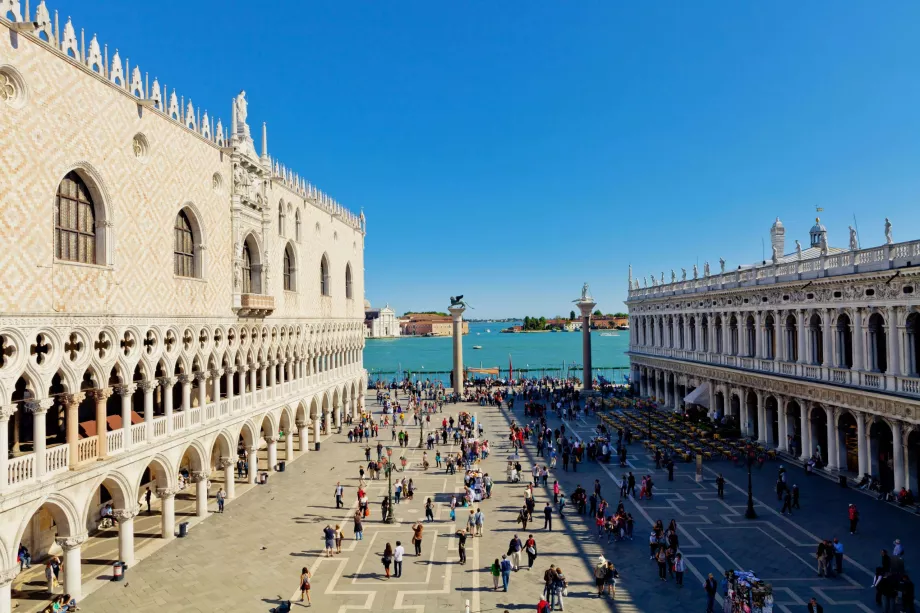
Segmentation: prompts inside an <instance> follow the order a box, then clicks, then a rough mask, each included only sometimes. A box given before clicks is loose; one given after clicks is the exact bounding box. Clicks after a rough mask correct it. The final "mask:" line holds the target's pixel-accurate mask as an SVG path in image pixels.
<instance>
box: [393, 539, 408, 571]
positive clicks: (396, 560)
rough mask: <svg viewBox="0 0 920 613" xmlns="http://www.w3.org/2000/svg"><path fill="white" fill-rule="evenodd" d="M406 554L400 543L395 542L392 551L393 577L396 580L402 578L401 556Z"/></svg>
mask: <svg viewBox="0 0 920 613" xmlns="http://www.w3.org/2000/svg"><path fill="white" fill-rule="evenodd" d="M404 553H406V550H405V548H403V546H402V542H401V541H396V549H394V550H393V576H394V577H396V578H397V579H398V578H399V577H402V563H403V554H404Z"/></svg>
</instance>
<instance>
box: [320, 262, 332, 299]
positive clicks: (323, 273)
mask: <svg viewBox="0 0 920 613" xmlns="http://www.w3.org/2000/svg"><path fill="white" fill-rule="evenodd" d="M319 288H320V293H321V294H322V295H323V296H329V295H330V293H331V289H332V288H331V287H330V283H329V259H328V258H327V257H326V256H325V254H324V255H323V257H322V259H321V260H320V261H319Z"/></svg>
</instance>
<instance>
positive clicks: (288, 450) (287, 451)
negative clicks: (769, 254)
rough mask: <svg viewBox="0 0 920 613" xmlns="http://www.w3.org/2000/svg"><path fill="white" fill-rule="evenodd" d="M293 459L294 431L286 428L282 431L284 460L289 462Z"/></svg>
mask: <svg viewBox="0 0 920 613" xmlns="http://www.w3.org/2000/svg"><path fill="white" fill-rule="evenodd" d="M293 459H294V432H293V431H292V430H290V428H289V429H288V431H287V432H285V433H284V461H285V462H290V461H291V460H293Z"/></svg>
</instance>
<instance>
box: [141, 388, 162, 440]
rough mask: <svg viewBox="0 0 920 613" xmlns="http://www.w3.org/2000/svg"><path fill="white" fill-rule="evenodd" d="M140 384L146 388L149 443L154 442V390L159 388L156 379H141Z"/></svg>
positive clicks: (145, 403)
mask: <svg viewBox="0 0 920 613" xmlns="http://www.w3.org/2000/svg"><path fill="white" fill-rule="evenodd" d="M138 386H139V387H140V388H141V389H142V390H144V425H145V426H146V438H147V442H148V443H152V442H153V390H155V389H156V388H157V382H156V381H141V382H140V383H138Z"/></svg>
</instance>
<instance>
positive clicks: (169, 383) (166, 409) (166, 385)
mask: <svg viewBox="0 0 920 613" xmlns="http://www.w3.org/2000/svg"><path fill="white" fill-rule="evenodd" d="M177 381H178V379H177V378H176V377H163V378H162V379H160V384H161V385H162V386H163V415H164V417H166V436H169V435H171V434H172V433H173V387H174V386H175V385H176V382H177Z"/></svg>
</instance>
